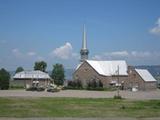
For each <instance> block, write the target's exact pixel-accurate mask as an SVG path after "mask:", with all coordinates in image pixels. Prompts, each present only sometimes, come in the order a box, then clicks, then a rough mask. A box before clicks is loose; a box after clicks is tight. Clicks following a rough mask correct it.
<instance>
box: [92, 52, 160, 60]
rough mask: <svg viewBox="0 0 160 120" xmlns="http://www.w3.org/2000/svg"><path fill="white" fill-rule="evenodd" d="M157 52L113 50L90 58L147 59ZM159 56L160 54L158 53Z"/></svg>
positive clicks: (156, 54)
mask: <svg viewBox="0 0 160 120" xmlns="http://www.w3.org/2000/svg"><path fill="white" fill-rule="evenodd" d="M158 55H159V53H157V52H148V51H131V52H127V51H115V52H107V53H102V54H99V55H95V56H93V57H92V59H95V60H110V59H133V60H134V59H146V58H147V59H148V58H151V57H152V56H158ZM159 56H160V55H159Z"/></svg>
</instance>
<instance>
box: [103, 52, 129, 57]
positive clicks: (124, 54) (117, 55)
mask: <svg viewBox="0 0 160 120" xmlns="http://www.w3.org/2000/svg"><path fill="white" fill-rule="evenodd" d="M105 55H109V56H114V57H127V56H128V55H129V53H128V52H127V51H115V52H111V53H105Z"/></svg>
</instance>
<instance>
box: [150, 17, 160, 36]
mask: <svg viewBox="0 0 160 120" xmlns="http://www.w3.org/2000/svg"><path fill="white" fill-rule="evenodd" d="M150 33H152V34H155V35H160V18H158V20H157V22H156V26H155V27H153V28H152V29H151V30H150Z"/></svg>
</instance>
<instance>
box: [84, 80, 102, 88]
mask: <svg viewBox="0 0 160 120" xmlns="http://www.w3.org/2000/svg"><path fill="white" fill-rule="evenodd" d="M87 90H104V88H103V83H102V82H101V81H100V80H99V81H96V80H95V79H93V80H91V81H89V82H88V84H87Z"/></svg>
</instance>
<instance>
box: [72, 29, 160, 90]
mask: <svg viewBox="0 0 160 120" xmlns="http://www.w3.org/2000/svg"><path fill="white" fill-rule="evenodd" d="M80 55H81V60H80V63H79V65H78V66H77V68H76V70H75V72H74V73H73V80H79V81H80V82H81V83H82V85H83V87H87V84H88V83H89V82H91V81H93V80H95V81H97V82H98V81H100V82H101V83H102V84H103V87H113V86H114V87H116V86H119V87H120V88H122V89H123V90H133V89H136V90H154V89H156V88H157V81H156V80H155V78H154V77H153V76H152V75H151V73H150V72H149V71H148V70H146V69H135V68H134V67H132V66H129V65H128V64H127V62H126V61H125V60H110V61H98V60H90V59H88V55H89V50H88V49H87V38H86V30H85V26H84V30H83V40H82V48H81V50H80Z"/></svg>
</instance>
